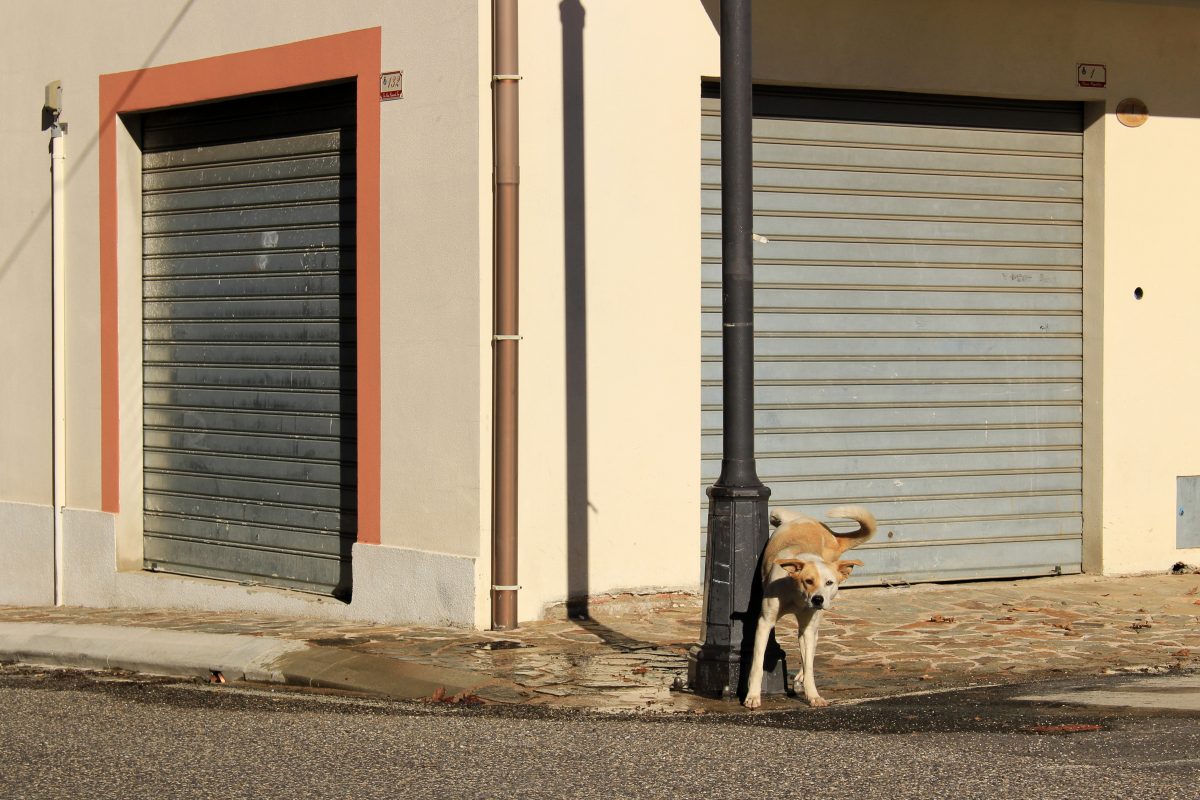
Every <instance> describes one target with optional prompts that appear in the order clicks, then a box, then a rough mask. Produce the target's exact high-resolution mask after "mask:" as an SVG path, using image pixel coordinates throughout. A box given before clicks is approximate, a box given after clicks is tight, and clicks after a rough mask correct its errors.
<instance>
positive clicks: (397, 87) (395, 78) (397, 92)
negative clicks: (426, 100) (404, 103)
mask: <svg viewBox="0 0 1200 800" xmlns="http://www.w3.org/2000/svg"><path fill="white" fill-rule="evenodd" d="M379 99H380V100H403V99H404V70H397V71H395V72H385V73H383V74H382V75H380V76H379Z"/></svg>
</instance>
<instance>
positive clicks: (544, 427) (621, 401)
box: [519, 0, 718, 619]
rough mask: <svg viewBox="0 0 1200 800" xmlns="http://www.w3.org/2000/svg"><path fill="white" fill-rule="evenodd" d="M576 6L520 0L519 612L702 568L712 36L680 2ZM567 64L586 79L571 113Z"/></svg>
mask: <svg viewBox="0 0 1200 800" xmlns="http://www.w3.org/2000/svg"><path fill="white" fill-rule="evenodd" d="M580 7H581V6H580V4H577V3H575V2H573V0H568V2H566V3H564V4H563V9H562V11H563V13H564V16H563V17H561V18H560V3H559V2H557V0H535V1H534V2H525V3H522V4H521V21H520V47H521V74H522V75H523V76H524V79H523V80H522V81H521V232H520V236H521V333H522V335H523V336H524V339H523V341H522V343H521V401H520V402H521V408H520V425H521V442H520V446H521V454H520V459H521V466H520V494H521V497H520V505H519V514H520V531H521V534H520V535H521V550H520V564H519V571H520V583H521V584H522V586H523V587H524V591H522V592H521V594H520V600H519V603H520V606H519V616H520V618H521V619H529V618H533V617H537V616H538V615H540V613H541V610H542V606H543V605H544V604H545V603H547V602H551V601H556V600H562V599H564V598H565V597H566V596H567V595H568V593H570V594H579V593H582V592H590V593H593V594H595V593H601V592H606V591H610V590H613V589H616V588H630V587H654V586H689V587H695V586H697V585H698V584H699V577H700V576H699V569H700V565H699V558H698V556H699V549H700V548H699V545H700V537H699V505H698V504H699V498H700V493H699V492H700V486H699V469H700V442H699V429H700V335H699V323H700V313H699V311H700V303H699V298H700V278H699V268H700V267H699V265H700V239H699V235H698V234H699V227H698V226H699V211H700V184H699V163H700V129H699V124H700V114H699V109H700V94H699V92H700V78H701V76H702V75H706V74H712V73H715V72H716V71H717V54H718V41H717V38H716V33H715V32H714V30H713V27H712V24H711V23H710V21H709V19H708V17H707V15H706V14H705V12H704V9H703V7H702V6H701V5H700V4H699V3H697V2H691V0H670V1H669V2H668V1H667V0H656V2H653V3H644V2H595V1H594V0H593V2H587V3H584V4H582V7H583V11H584V12H585V13H584V14H583V16H582V23H583V24H582V31H581V32H579V27H578V20H579V19H580V15H579V11H578V9H579V8H580ZM564 21H565V24H564ZM579 44H581V45H582V55H579V51H580V48H579V47H578V45H579ZM564 45H565V50H564ZM564 81H565V85H566V88H567V92H568V95H569V96H577V95H578V93H579V91H580V90H581V89H582V92H583V96H582V105H581V104H580V101H579V100H578V99H576V100H574V101H572V100H570V99H568V101H567V104H566V110H567V118H566V119H564V113H563V112H564ZM564 157H566V158H567V160H568V162H569V163H564ZM576 157H581V159H582V162H581V163H580V162H579V160H578V159H577V158H576ZM580 214H581V216H580ZM568 222H570V223H574V222H582V225H574V224H572V225H571V230H570V231H568V230H566V229H565V228H566V225H567V223H568ZM569 391H570V392H571V393H572V395H571V396H568V392H569Z"/></svg>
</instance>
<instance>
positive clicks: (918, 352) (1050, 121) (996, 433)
mask: <svg viewBox="0 0 1200 800" xmlns="http://www.w3.org/2000/svg"><path fill="white" fill-rule="evenodd" d="M706 94H708V95H709V96H708V97H706V98H705V99H704V100H703V110H702V114H703V119H702V132H703V143H702V151H703V156H702V157H703V164H702V167H701V169H702V184H703V186H702V193H703V200H702V206H703V210H702V216H701V221H702V236H703V242H702V256H703V266H702V273H703V277H702V280H703V288H702V295H703V300H702V302H703V312H702V316H703V365H702V377H703V388H702V396H703V427H704V430H703V433H702V452H703V463H702V470H701V472H702V484H703V486H708V485H711V483H712V482H713V481H714V480H715V479H716V477H717V475H718V474H719V470H720V455H721V437H720V428H721V364H720V352H721V338H720V337H721V335H720V330H721V325H720V315H721V296H720V274H721V263H720V261H721V243H720V227H721V219H720V208H721V194H720V157H721V151H720V146H721V143H720V118H719V109H720V106H719V100H718V99H716V98H715V97H713V96H712V95H713V94H715V92H713V91H712V90H711V89H710V90H709V91H708V92H706ZM753 130H754V161H755V167H754V183H755V191H754V206H755V222H754V224H755V231H756V233H757V234H758V235H760V236H762V237H765V238H766V239H767V240H769V241H767V242H765V243H764V242H756V243H755V245H754V257H755V261H754V264H755V267H754V269H755V309H756V310H755V326H756V338H755V347H756V367H755V370H756V371H755V375H756V381H755V403H756V407H755V409H756V411H755V424H756V436H755V445H756V448H757V454H758V471H759V475H760V477H761V478H762V479H763V482H764V483H766V484H767V485H768V486H770V487H771V489H772V497H771V504H772V505H773V506H775V505H782V506H790V507H794V508H797V509H799V510H801V511H804V512H806V513H809V514H810V515H813V516H816V517H818V518H823V517H824V512H825V511H826V510H827V509H828V508H829V507H831V506H833V505H837V504H842V503H856V504H861V505H865V506H867V507H868V508H870V509H872V510H873V511H874V512H875V514H876V516H877V517H878V518H879V519H880V522H881V532H880V534H878V535H877V537H876V540H875V541H874V542H872V543H870V544H869V545H868V546H867V547H865V548H864V549H862V550H860V551H856V555H857V556H860V557H861V558H862V559H863V561H865V562H866V567H865V568H864V569H861V570H859V571H857V572H856V573H855V576H856V581H857V582H859V583H868V582H873V583H887V582H899V581H917V580H948V579H962V578H982V577H1012V576H1027V575H1044V574H1054V573H1059V572H1063V573H1069V572H1078V571H1079V570H1080V566H1081V535H1082V500H1081V491H1082V479H1081V444H1082V436H1081V433H1082V351H1083V342H1082V308H1083V302H1082V299H1083V298H1082V275H1083V273H1082V263H1083V262H1082V241H1083V221H1082V220H1083V215H1082V196H1083V179H1082V174H1083V171H1082V135H1081V110H1080V107H1079V106H1078V105H1077V104H1067V103H1061V104H1052V103H1031V102H1029V103H1027V102H1003V101H990V100H981V99H973V98H945V97H925V96H917V95H900V94H866V93H853V92H830V91H820V92H819V91H793V90H784V89H770V90H762V91H757V92H756V97H755V120H754V127H753ZM702 502H703V503H704V504H705V505H706V503H707V500H706V499H705V500H704V501H702ZM706 523H707V507H705V508H704V509H703V510H702V517H701V525H702V526H703V525H705V524H706ZM703 541H704V539H703V538H702V542H703ZM702 546H703V545H702Z"/></svg>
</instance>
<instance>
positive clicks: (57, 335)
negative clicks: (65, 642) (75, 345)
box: [50, 119, 67, 606]
mask: <svg viewBox="0 0 1200 800" xmlns="http://www.w3.org/2000/svg"><path fill="white" fill-rule="evenodd" d="M65 133H66V126H65V125H60V124H59V123H58V120H57V119H56V120H55V122H54V125H52V126H51V128H50V238H51V245H50V248H51V254H50V274H51V279H50V280H51V291H52V293H53V311H52V312H51V313H52V314H53V326H54V332H53V334H52V336H53V356H52V358H53V368H52V369H53V378H52V380H53V385H52V388H51V392H52V394H53V402H54V433H53V447H54V477H53V489H52V495H53V502H54V605H56V606H61V605H62V604H63V552H62V551H63V530H62V515H63V506H65V505H66V482H67V481H66V473H67V470H66V461H67V459H66V439H65V432H66V417H67V414H66V409H67V399H66V391H65V389H66V378H67V369H66V330H67V315H66V311H67V293H66V280H65V277H66V276H65V275H64V272H65V269H66V265H67V261H66V252H67V247H66V216H65V211H66V192H65V187H66V163H65V159H64V155H63V144H64V142H63V139H64V136H63V134H65Z"/></svg>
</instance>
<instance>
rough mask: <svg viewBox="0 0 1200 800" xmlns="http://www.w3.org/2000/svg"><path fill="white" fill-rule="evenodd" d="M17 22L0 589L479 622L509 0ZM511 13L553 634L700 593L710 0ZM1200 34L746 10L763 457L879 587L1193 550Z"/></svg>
mask: <svg viewBox="0 0 1200 800" xmlns="http://www.w3.org/2000/svg"><path fill="white" fill-rule="evenodd" d="M9 17H10V18H11V20H12V24H10V25H7V26H6V27H5V32H4V33H3V34H0V36H3V37H4V40H5V41H4V43H5V46H6V52H7V53H9V54H10V57H9V58H7V59H6V67H5V73H4V80H3V82H2V84H0V103H2V104H3V108H4V110H5V113H4V114H3V116H2V117H0V141H2V142H3V143H4V145H5V146H4V149H3V156H2V157H3V159H4V171H3V174H4V175H5V176H6V178H7V186H6V191H4V192H2V193H0V209H2V213H0V225H3V227H4V234H5V235H4V236H3V238H2V240H0V241H3V242H5V244H4V245H3V246H0V287H3V288H2V291H0V316H2V317H3V318H4V319H5V320H7V321H8V325H7V326H6V329H5V333H4V335H3V336H2V337H0V363H2V364H3V366H4V371H5V374H6V376H7V377H6V380H5V382H4V385H3V390H2V391H0V547H2V548H3V549H4V551H5V552H6V553H7V554H8V557H7V558H6V559H4V561H5V564H6V566H5V567H4V568H3V570H4V573H5V574H4V580H3V581H2V582H0V602H4V603H17V604H46V603H52V602H55V601H56V600H58V601H61V602H64V603H67V604H80V605H99V606H109V605H129V606H148V607H154V606H174V607H187V608H209V609H214V610H224V609H245V610H253V611H264V612H266V611H270V612H275V613H285V614H297V615H322V616H331V617H347V618H358V619H370V620H380V621H423V622H432V623H452V624H461V625H479V626H484V625H487V624H488V619H489V613H490V610H489V608H490V602H491V594H492V591H491V588H492V583H493V580H492V575H491V568H492V564H491V558H492V555H491V554H492V521H491V516H492V507H493V499H494V498H493V496H492V495H493V493H492V485H493V475H492V455H491V452H492V441H493V406H492V383H493V380H492V347H493V343H492V337H493V320H492V314H493V288H494V287H493V223H492V219H493V192H492V173H493V141H492V84H493V68H492V8H491V4H490V3H483V2H465V1H464V2H423V1H422V0H406V2H402V3H394V2H387V3H385V2H361V3H353V4H345V5H344V7H343V6H338V7H337V9H336V12H331V11H330V9H329V6H328V4H318V3H311V2H307V0H299V1H298V2H294V3H289V4H288V5H287V7H286V14H284V13H282V10H281V7H280V6H279V5H277V4H273V3H265V2H262V3H259V2H249V3H245V2H243V3H233V2H225V0H212V1H211V2H203V3H201V2H195V1H194V0H188V1H186V2H171V3H161V2H160V3H148V2H143V1H142V0H121V2H115V3H107V4H86V3H67V4H65V6H64V7H63V8H62V9H58V10H55V11H46V10H44V9H42V8H41V7H40V6H37V5H36V4H32V3H17V4H14V5H13V7H12V8H11V9H10V10H9ZM519 19H520V24H519V52H520V56H519V58H520V82H519V86H520V192H521V201H520V230H519V240H520V297H519V302H520V336H521V339H520V344H519V349H520V389H519V391H520V400H519V425H518V431H519V435H518V446H519V470H518V475H517V486H518V493H517V507H518V519H519V531H520V533H519V551H518V552H519V558H518V561H519V583H520V585H521V587H522V588H521V590H520V592H519V605H518V616H519V618H520V619H522V620H527V619H533V618H537V617H538V616H540V615H541V614H542V613H543V612H544V609H545V608H546V606H547V605H549V604H552V603H556V602H561V601H563V600H566V599H568V598H578V597H586V596H589V595H597V594H604V593H610V592H618V591H643V590H660V589H693V590H694V589H698V588H699V580H700V575H701V574H702V573H701V563H702V558H703V547H704V530H703V529H704V525H705V512H704V508H705V505H704V492H703V489H704V487H705V486H706V485H707V484H709V483H711V482H712V480H713V479H714V478H715V476H716V469H717V465H718V461H719V448H720V445H719V435H720V430H719V428H720V361H719V358H720V352H719V345H720V337H719V331H720V320H719V314H720V286H719V273H720V262H719V253H720V239H719V236H720V225H719V223H720V215H719V209H720V192H719V169H720V133H719V125H718V124H717V123H718V120H719V111H720V91H719V79H720V74H719V72H720V70H719V45H720V39H719V33H718V30H717V19H718V5H717V3H716V2H715V0H714V1H713V2H708V1H707V0H703V1H702V0H671V1H670V2H656V3H626V2H607V1H604V2H595V1H593V2H582V0H561V2H559V1H558V0H527V1H526V2H524V3H521V4H520V17H519ZM1198 23H1200V6H1198V5H1197V4H1195V3H1191V2H1183V1H1182V0H1179V1H1169V0H1161V2H1155V1H1154V0H1145V1H1138V0H1128V1H1123V0H1058V2H1053V3H1046V2H1033V1H1032V0H1030V1H1028V2H1027V1H1026V0H1012V2H1008V3H1004V4H996V3H983V2H973V1H972V2H961V1H957V0H920V2H913V3H906V4H896V3H886V2H882V1H881V0H846V1H845V2H841V3H836V4H833V3H816V2H794V1H785V0H776V1H771V0H758V2H755V3H754V31H755V33H754V76H755V82H756V87H757V88H756V99H755V123H754V132H755V186H756V190H755V206H756V220H755V226H756V233H757V236H756V244H755V270H756V330H757V339H756V342H757V344H756V353H757V356H756V358H757V365H756V374H757V384H756V405H757V412H756V428H757V433H756V441H757V447H758V451H759V474H760V475H761V476H762V478H763V480H764V482H765V483H767V485H768V486H770V487H772V491H773V502H775V503H778V504H781V505H789V506H792V507H797V508H801V509H805V510H808V511H810V512H812V513H823V510H824V509H826V508H828V507H830V506H833V505H837V504H841V503H846V502H855V503H861V504H863V505H867V506H868V507H871V508H873V509H874V510H875V511H876V513H877V516H879V518H880V520H881V522H882V533H881V534H880V536H879V537H878V539H877V541H875V542H872V543H871V545H870V546H869V547H867V548H865V549H864V550H863V551H862V552H863V560H864V561H866V562H867V565H866V567H865V568H863V569H861V570H859V571H856V574H855V578H856V580H858V581H859V582H863V583H872V582H873V583H895V582H905V581H907V582H915V581H921V580H946V579H964V578H987V577H1019V576H1026V575H1028V576H1032V575H1048V574H1060V573H1066V572H1078V571H1081V570H1082V571H1086V572H1094V573H1101V574H1122V573H1137V572H1147V571H1159V570H1165V569H1167V568H1169V567H1170V566H1171V565H1172V564H1173V563H1175V562H1177V561H1185V562H1187V561H1191V562H1192V563H1195V562H1196V560H1197V559H1200V522H1196V523H1193V522H1191V520H1192V519H1193V518H1194V517H1197V516H1200V505H1197V502H1198V500H1200V497H1198V496H1197V495H1198V494H1200V490H1198V489H1197V483H1196V480H1195V478H1194V477H1193V476H1197V475H1200V457H1198V456H1197V455H1196V454H1195V448H1194V447H1193V446H1192V441H1191V440H1192V436H1191V434H1190V426H1189V418H1190V415H1189V413H1188V412H1189V410H1190V404H1191V403H1190V401H1191V397H1192V395H1193V394H1194V393H1195V391H1196V390H1197V389H1200V366H1196V365H1194V364H1193V363H1192V361H1193V360H1192V359H1189V358H1188V357H1187V355H1186V353H1187V350H1186V348H1183V347H1182V345H1183V343H1184V342H1186V341H1188V339H1189V335H1190V315H1189V314H1188V308H1189V307H1190V303H1189V301H1188V300H1187V298H1188V297H1190V296H1194V295H1195V294H1196V292H1197V290H1198V289H1200V278H1196V277H1194V274H1193V273H1194V272H1195V271H1194V270H1191V269H1189V268H1188V266H1187V263H1188V258H1189V253H1190V245H1191V238H1192V227H1193V226H1192V225H1191V217H1192V216H1193V215H1192V213H1191V210H1192V209H1191V206H1192V205H1193V204H1194V201H1193V200H1192V198H1191V193H1190V192H1189V188H1190V187H1191V186H1192V185H1193V184H1194V183H1195V182H1196V178H1198V177H1200V158H1198V157H1197V156H1196V155H1195V147H1194V146H1193V140H1194V139H1195V138H1196V137H1197V135H1200V94H1198V93H1197V91H1196V90H1195V88H1194V87H1193V86H1192V81H1191V80H1190V78H1189V76H1190V73H1191V70H1190V66H1191V64H1192V61H1193V60H1194V58H1195V56H1194V53H1195V52H1197V45H1200V24H1198ZM1132 42H1142V43H1147V42H1153V43H1154V46H1153V47H1152V48H1147V47H1133V46H1131V43H1132ZM395 72H402V73H403V77H402V88H403V91H402V96H401V97H397V98H394V99H392V98H388V99H385V98H384V97H383V90H384V89H385V88H391V89H394V88H396V86H395V83H394V81H393V83H390V84H389V85H388V87H383V86H382V85H381V80H380V76H381V74H382V73H395ZM51 81H61V87H62V106H61V108H62V110H61V116H60V117H59V119H60V121H61V122H65V123H66V132H65V133H64V134H63V135H62V136H61V142H60V144H61V147H62V152H63V153H64V158H63V159H62V160H61V161H59V162H57V167H56V169H57V170H58V175H59V176H60V178H61V180H59V181H54V182H52V180H51V179H50V166H51V158H50V156H49V152H48V149H47V148H48V143H49V141H50V138H51V133H52V130H51V129H50V127H49V124H50V122H52V121H53V120H52V119H49V118H48V114H47V112H45V111H43V109H42V106H43V104H44V102H45V98H46V95H45V86H46V84H47V83H49V82H51ZM56 245H58V246H57V247H56ZM56 275H57V276H59V278H60V281H61V282H60V284H59V287H60V288H61V294H60V300H59V305H58V307H59V308H61V309H62V311H61V312H60V313H59V315H58V319H59V321H60V322H65V324H64V325H61V326H60V328H59V331H58V333H56V332H55V330H56V329H55V308H56V299H55V292H56V285H55V282H54V280H53V277H54V276H56ZM56 367H57V372H56ZM56 374H57V376H58V379H57V381H56ZM56 398H59V399H60V402H61V403H62V406H61V408H62V412H61V414H58V415H56V413H55V402H56ZM56 417H58V420H57V421H56ZM56 492H57V493H58V497H59V501H58V502H57V503H56V502H55V497H56ZM56 507H61V513H56ZM56 517H59V519H58V520H57V521H56Z"/></svg>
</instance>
